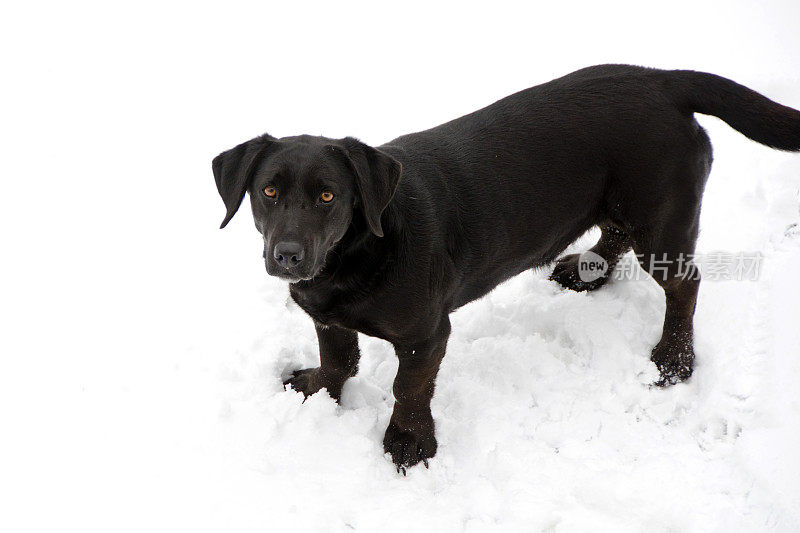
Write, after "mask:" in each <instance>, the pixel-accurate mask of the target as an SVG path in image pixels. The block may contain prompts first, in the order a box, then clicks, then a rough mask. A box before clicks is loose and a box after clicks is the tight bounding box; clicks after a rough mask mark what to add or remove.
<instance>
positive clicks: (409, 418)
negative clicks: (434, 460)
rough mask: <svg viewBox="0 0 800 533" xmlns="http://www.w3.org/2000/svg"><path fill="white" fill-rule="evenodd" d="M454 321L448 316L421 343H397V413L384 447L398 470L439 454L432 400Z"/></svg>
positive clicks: (384, 440) (393, 417)
mask: <svg viewBox="0 0 800 533" xmlns="http://www.w3.org/2000/svg"><path fill="white" fill-rule="evenodd" d="M449 336H450V320H449V319H448V317H447V316H444V317H443V318H442V319H441V322H440V323H439V326H438V327H437V329H436V332H435V333H434V334H433V335H432V336H431V337H430V338H429V339H427V340H425V341H423V342H418V343H409V344H395V351H396V352H397V357H398V359H399V360H400V366H399V368H398V370H397V377H395V380H394V387H393V392H394V397H395V404H394V411H393V412H392V418H391V420H390V421H389V427H388V428H386V435H385V436H384V438H383V448H384V450H385V451H386V453H389V454H391V455H392V461H394V463H395V465H397V471H398V472H400V471H402V472H403V474H404V475H405V469H406V467H409V466H413V465H415V464H417V463H418V462H420V461H422V462H423V463H425V466H427V465H428V459H429V458H430V457H433V456H434V455H436V435H435V432H434V424H433V416H432V415H431V398H432V397H433V389H434V383H435V381H436V374H437V373H438V372H439V364H440V363H441V362H442V358H443V357H444V353H445V349H446V347H447V338H448V337H449Z"/></svg>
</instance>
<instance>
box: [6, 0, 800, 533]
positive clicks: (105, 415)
mask: <svg viewBox="0 0 800 533" xmlns="http://www.w3.org/2000/svg"><path fill="white" fill-rule="evenodd" d="M725 5H726V6H732V7H726V9H724V10H716V9H715V8H714V7H713V6H697V5H693V4H691V3H689V2H677V3H674V4H671V5H670V8H669V11H667V10H660V11H658V12H655V11H648V9H655V8H646V7H645V6H642V5H640V4H635V3H628V4H627V5H626V6H625V7H624V8H622V9H623V11H624V13H625V16H620V17H612V16H610V15H609V14H607V13H605V12H604V9H605V8H601V7H597V6H594V5H592V4H589V3H587V4H585V5H581V6H579V9H578V13H579V15H576V14H574V13H573V14H571V13H569V12H567V11H564V10H563V9H561V8H556V7H548V8H546V9H545V8H543V7H541V8H537V9H536V10H535V11H533V10H531V9H532V8H522V7H519V6H514V7H512V6H507V7H504V8H500V7H499V6H498V7H496V8H495V6H494V4H492V6H491V7H487V8H478V7H465V6H459V8H458V9H452V8H446V7H439V6H432V5H427V4H425V5H424V6H425V7H426V9H427V11H426V12H425V16H422V15H420V14H419V13H418V12H416V11H414V10H413V9H411V7H410V6H409V7H408V8H404V10H403V12H396V10H394V9H393V10H389V9H388V8H381V7H377V6H375V7H373V8H372V9H371V10H370V11H369V13H367V12H364V13H362V14H361V15H360V16H354V15H353V14H345V13H341V12H338V11H337V10H336V9H337V8H334V7H330V6H316V7H315V8H313V9H312V8H308V9H301V8H298V7H292V6H289V5H288V4H287V5H282V6H267V5H265V4H260V5H258V6H257V5H248V4H230V5H226V7H225V8H224V10H223V9H222V8H212V7H209V6H201V5H197V4H191V5H180V4H177V3H175V4H171V3H165V4H158V5H155V4H154V5H150V4H147V3H144V4H141V5H139V6H138V7H137V8H136V9H135V10H134V9H131V10H130V11H128V12H124V11H122V10H121V8H116V7H109V5H108V4H98V5H90V4H81V3H78V4H76V5H74V6H72V5H71V6H70V7H66V6H65V5H62V4H52V5H49V6H45V8H44V9H43V8H41V7H40V8H36V9H34V8H32V7H30V6H28V7H25V6H15V7H13V8H11V9H12V10H13V11H12V12H10V16H9V17H4V18H5V19H6V20H4V22H2V23H0V24H2V25H3V28H2V30H3V31H0V44H2V45H3V47H4V49H6V50H13V51H14V53H13V54H9V56H10V57H8V58H4V59H3V62H4V64H5V65H6V69H5V71H6V72H8V73H9V79H11V80H13V83H9V84H5V85H4V86H3V87H2V88H0V91H2V92H3V94H2V95H1V96H2V97H0V106H2V114H3V116H4V122H5V126H4V127H3V128H2V130H0V146H3V147H4V156H5V155H6V153H7V157H4V160H5V168H4V178H3V186H4V194H3V195H0V204H1V205H0V217H1V221H2V227H3V228H4V229H3V243H4V244H3V254H4V255H3V257H4V261H2V263H0V269H2V273H1V274H0V279H2V280H3V287H2V294H3V304H2V307H0V309H1V310H2V313H3V325H4V327H3V330H4V331H3V334H2V338H0V358H1V359H0V364H1V365H2V368H0V427H2V428H3V429H2V433H3V437H2V439H0V479H1V481H0V529H2V530H3V531H53V530H62V531H109V530H110V531H143V530H146V531H237V532H239V531H242V532H244V531H285V530H292V531H350V530H356V531H408V530H414V531H553V532H571V531H586V530H593V531H614V532H618V531H645V530H646V531H656V532H658V531H665V532H666V531H698V532H706V531H747V532H749V531H764V530H769V531H781V532H783V531H787V532H788V531H797V530H800V458H799V456H798V453H797V450H798V449H800V391H799V390H798V387H797V383H798V382H800V357H798V356H800V329H799V328H798V327H797V323H798V317H800V314H799V313H798V308H797V302H798V301H800V284H798V283H797V282H796V276H797V273H798V267H797V265H798V264H800V230H798V228H799V227H800V156H798V155H797V154H785V153H779V152H775V151H771V150H769V149H767V148H765V147H762V146H759V145H756V144H755V143H752V142H750V141H748V140H746V139H745V138H744V137H742V136H741V135H740V134H738V133H736V132H734V131H733V130H731V129H730V128H728V127H727V126H726V125H725V124H724V123H722V122H720V121H718V120H716V119H713V118H710V117H700V120H701V122H702V123H703V125H704V126H705V127H707V129H708V130H709V134H710V136H711V139H712V143H713V144H714V149H715V165H714V169H713V171H712V175H711V178H710V181H709V184H708V187H707V190H706V195H705V201H704V205H703V214H702V219H701V236H700V241H699V243H698V249H699V251H700V252H703V253H711V252H715V251H727V252H740V251H741V252H760V253H761V254H763V260H762V269H761V272H760V276H759V278H758V279H757V280H755V281H716V282H712V281H706V282H703V283H702V284H701V289H700V296H699V301H698V307H697V313H696V320H695V329H696V343H695V346H696V352H697V364H696V371H695V374H694V376H693V377H692V379H691V380H690V381H689V382H688V383H685V384H680V385H677V386H674V387H671V388H668V389H665V390H661V389H653V388H650V387H648V386H647V384H648V383H649V382H650V381H651V380H652V379H653V378H654V377H655V375H656V371H655V368H654V367H653V365H652V364H651V363H650V362H649V361H648V356H649V352H650V349H651V348H652V346H653V345H654V344H655V342H656V341H657V340H658V338H659V335H660V331H661V321H662V319H663V312H664V302H663V294H662V292H661V290H660V289H659V288H658V286H657V285H656V284H655V283H653V282H652V281H651V280H649V279H647V278H646V277H645V276H642V277H641V278H642V279H625V280H616V281H614V282H612V283H610V284H609V285H607V286H606V287H604V288H602V289H600V290H599V291H597V292H595V293H591V294H577V293H571V292H569V291H563V290H560V289H559V288H558V287H556V286H555V284H553V283H551V282H548V281H547V280H546V277H547V274H548V272H547V271H535V272H526V273H524V274H522V275H520V276H518V277H516V278H514V279H512V280H510V281H509V282H507V283H506V284H504V285H502V286H500V287H498V288H497V289H496V290H495V291H493V292H492V293H491V294H489V295H488V296H487V297H485V298H483V299H481V300H479V301H477V302H474V303H472V304H470V305H468V306H466V307H464V308H463V309H461V310H459V311H458V312H456V313H454V314H453V315H452V324H453V333H452V336H451V338H450V341H449V344H448V354H447V356H446V357H445V359H444V362H443V365H442V369H441V372H440V374H439V378H438V381H437V389H436V394H435V396H434V400H433V403H432V410H433V415H434V418H435V420H436V423H437V429H436V431H437V438H438V441H439V451H438V454H437V456H436V458H435V459H433V460H432V461H430V468H429V469H425V468H423V467H415V468H411V469H409V470H408V475H407V476H406V477H403V476H401V475H398V474H397V473H396V471H395V469H394V467H393V465H392V464H391V461H390V460H389V459H388V458H387V457H385V456H384V455H383V450H382V446H381V439H382V436H383V431H384V429H385V427H386V424H387V423H388V419H389V415H390V413H391V408H392V403H393V399H392V396H391V383H392V380H393V378H394V374H395V371H396V369H397V361H396V359H395V357H394V355H393V353H392V350H391V347H390V346H389V345H388V344H387V343H385V342H383V341H380V340H377V339H372V338H368V337H363V336H362V337H361V338H360V342H361V349H362V353H363V358H362V362H361V367H360V372H359V374H358V375H357V376H356V377H355V378H353V379H351V380H350V381H349V382H348V383H347V384H346V385H345V388H344V391H343V394H342V401H341V405H337V404H335V403H334V402H333V401H332V400H331V399H330V397H328V396H327V394H325V393H320V394H317V395H315V396H313V397H311V398H309V399H308V400H306V401H305V402H304V403H303V400H302V397H301V395H300V394H298V393H295V392H293V391H285V390H284V389H283V387H282V385H281V381H282V378H283V377H285V376H287V375H288V374H289V373H290V372H291V371H292V370H294V369H297V368H303V367H307V366H314V365H316V364H317V360H318V357H317V348H316V339H315V336H314V329H313V326H312V323H311V320H310V319H309V318H308V317H306V316H305V315H304V313H303V312H302V311H301V310H300V309H298V308H297V307H296V306H295V305H294V304H292V303H291V301H290V300H289V298H288V291H287V290H286V285H285V284H284V283H283V282H280V281H278V280H275V279H272V278H268V277H267V276H266V274H265V272H264V271H263V265H262V263H261V259H260V254H261V249H260V237H259V236H258V235H257V233H256V232H254V231H253V227H252V222H251V221H250V220H248V219H249V217H250V213H249V210H248V208H247V206H246V205H244V206H243V208H242V210H241V212H240V213H239V214H238V215H237V217H236V218H235V219H234V220H233V221H232V223H231V225H230V226H229V228H227V229H226V230H225V231H222V232H221V231H218V230H217V229H216V228H217V226H218V223H219V221H220V220H221V219H222V216H223V207H222V203H221V201H220V200H219V198H218V196H217V194H216V191H215V189H214V185H213V180H212V176H211V169H210V161H211V158H212V157H213V156H214V155H216V154H217V153H218V152H219V151H221V150H222V149H225V148H228V147H230V146H232V145H233V144H235V143H237V142H240V141H242V140H245V139H247V138H249V137H252V136H255V135H256V134H259V133H263V132H264V131H269V132H270V133H272V134H273V135H278V136H282V135H290V134H294V133H300V132H308V133H323V134H327V135H330V136H343V135H356V136H359V137H361V138H362V139H363V140H365V141H367V142H371V143H380V142H382V141H385V140H388V139H389V138H391V137H393V136H395V135H398V134H401V133H405V132H409V131H414V130H417V129H421V128H425V127H428V126H431V125H435V124H437V123H439V122H442V121H444V120H448V119H450V118H453V117H455V116H458V115H459V114H462V113H464V112H468V111H471V110H473V109H476V108H478V107H480V106H482V105H485V104H487V103H490V102H491V101H492V100H494V99H496V98H499V97H502V96H505V95H506V94H508V93H510V92H513V91H515V90H518V89H521V88H523V87H526V86H530V85H532V84H535V83H538V82H542V81H546V80H548V79H551V78H552V77H554V76H557V75H559V74H563V73H566V72H568V71H570V70H573V69H575V68H579V67H582V66H585V65H588V64H593V63H600V62H609V61H615V62H631V63H638V64H647V65H652V66H661V67H666V68H673V67H675V68H697V69H703V70H709V71H713V72H715V73H719V74H722V75H725V76H729V77H731V78H733V79H736V80H737V81H740V82H742V83H745V84H747V85H749V86H751V87H753V88H755V89H757V90H759V91H762V92H764V93H766V94H767V95H769V96H771V97H773V98H775V99H776V100H778V101H780V102H782V103H784V104H787V105H791V106H793V107H795V108H798V107H800V98H798V94H800V92H799V88H800V78H798V76H797V72H800V36H798V34H797V32H796V28H795V27H794V26H795V21H796V20H798V17H800V12H798V10H799V9H800V7H798V4H796V3H794V2H791V1H786V2H783V3H774V4H770V6H769V7H765V6H759V5H756V4H752V3H744V2H741V3H738V4H736V5H735V6H733V5H732V4H731V3H726V4H725ZM406 9H407V10H406ZM659 9H664V8H659ZM687 10H690V12H691V13H692V15H693V16H692V17H691V20H687V17H686V16H685V13H686V12H687ZM42 13H46V16H42ZM654 19H657V20H658V21H659V22H660V23H661V24H660V25H659V26H658V27H656V26H652V25H650V22H649V21H652V20H654ZM375 20H382V21H384V22H385V24H372V23H370V21H375ZM568 21H569V22H568ZM597 21H603V23H602V24H597ZM410 27H413V28H415V32H416V33H413V32H411V33H410V32H409V31H408V30H407V28H410ZM677 27H680V28H681V31H680V35H681V37H680V39H675V38H674V31H675V30H674V28H677ZM745 29H746V31H744V30H745ZM479 30H480V31H479ZM412 34H413V35H415V36H416V38H413V39H412V38H410V37H409V36H410V35H412ZM476 35H478V36H480V38H478V37H476ZM364 43H367V45H366V46H365V45H364ZM553 43H557V45H553ZM355 50H358V51H359V53H355ZM431 50H433V51H434V52H431ZM359 61H363V62H364V65H360V64H357V63H358V62H359ZM344 66H346V67H347V68H344ZM9 126H10V127H9ZM5 150H7V152H5ZM596 237H597V234H596V232H595V233H590V234H589V235H587V236H585V237H584V238H582V239H581V240H580V241H579V242H577V243H575V244H574V245H573V246H572V247H571V248H570V251H579V250H583V249H586V248H588V247H589V246H590V245H591V244H592V243H593V240H594V239H596ZM628 259H629V260H630V259H631V258H630V257H629V258H628Z"/></svg>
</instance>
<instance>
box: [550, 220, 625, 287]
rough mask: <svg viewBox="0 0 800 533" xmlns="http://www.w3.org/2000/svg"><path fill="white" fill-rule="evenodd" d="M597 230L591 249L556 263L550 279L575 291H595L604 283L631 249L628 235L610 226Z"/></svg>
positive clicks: (568, 256) (613, 225)
mask: <svg viewBox="0 0 800 533" xmlns="http://www.w3.org/2000/svg"><path fill="white" fill-rule="evenodd" d="M600 228H601V230H602V234H601V235H600V240H599V241H597V244H595V245H594V246H593V247H592V248H591V249H589V250H588V251H587V252H584V253H582V254H570V255H566V256H564V257H562V258H560V259H558V260H557V261H556V266H555V268H554V269H553V273H552V274H550V279H551V280H553V281H555V282H556V283H558V284H559V285H561V286H562V287H564V288H567V289H572V290H573V291H579V292H580V291H593V290H595V289H599V288H600V287H602V286H603V285H604V284H605V283H606V282H607V281H608V279H609V278H610V277H611V273H612V272H613V271H614V267H615V266H616V265H617V262H618V261H619V259H620V257H622V256H623V255H625V253H626V252H627V251H628V250H630V249H631V241H630V238H629V237H628V234H627V233H626V232H625V231H623V230H622V229H621V228H620V227H619V226H617V225H615V224H613V223H610V222H609V223H606V224H603V225H601V226H600ZM587 267H592V268H587ZM598 267H599V268H600V270H597V268H598Z"/></svg>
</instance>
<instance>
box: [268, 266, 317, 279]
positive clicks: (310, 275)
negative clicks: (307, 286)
mask: <svg viewBox="0 0 800 533" xmlns="http://www.w3.org/2000/svg"><path fill="white" fill-rule="evenodd" d="M266 267H267V274H269V275H270V276H274V277H276V278H278V279H282V280H283V281H288V282H289V283H298V282H300V281H309V280H311V279H314V277H315V276H316V275H317V274H319V272H320V270H321V268H316V267H315V268H312V269H311V270H310V271H305V270H296V269H291V268H284V267H281V266H280V265H277V264H275V263H273V262H271V261H267V262H266Z"/></svg>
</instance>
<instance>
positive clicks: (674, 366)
mask: <svg viewBox="0 0 800 533" xmlns="http://www.w3.org/2000/svg"><path fill="white" fill-rule="evenodd" d="M650 360H651V361H652V362H653V363H655V365H656V367H657V368H658V371H659V373H660V374H661V379H659V380H658V381H656V382H655V383H653V385H655V386H656V387H667V386H669V385H675V384H676V383H680V382H682V381H686V380H687V379H689V378H690V377H691V376H692V372H693V370H694V350H693V349H692V343H691V341H686V340H681V339H675V338H674V337H670V339H669V340H668V341H665V340H664V339H662V340H661V341H660V342H659V343H658V344H657V345H656V347H655V348H653V353H652V355H651V356H650Z"/></svg>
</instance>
